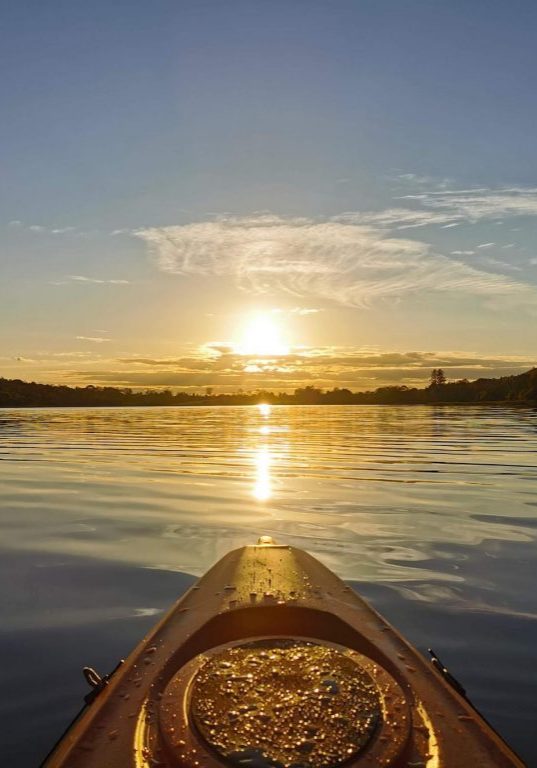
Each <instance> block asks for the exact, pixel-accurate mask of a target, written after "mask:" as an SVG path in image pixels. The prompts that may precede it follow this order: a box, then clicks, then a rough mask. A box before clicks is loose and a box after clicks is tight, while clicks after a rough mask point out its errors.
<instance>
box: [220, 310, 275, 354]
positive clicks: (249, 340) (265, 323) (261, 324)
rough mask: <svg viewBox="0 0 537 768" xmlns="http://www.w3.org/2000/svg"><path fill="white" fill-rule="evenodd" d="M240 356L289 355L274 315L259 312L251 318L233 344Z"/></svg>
mask: <svg viewBox="0 0 537 768" xmlns="http://www.w3.org/2000/svg"><path fill="white" fill-rule="evenodd" d="M233 348H234V351H235V352H236V353H237V354H238V355H259V356H260V357H266V356H275V357H276V356H277V357H279V356H281V355H288V354H289V347H288V345H287V344H286V343H285V341H284V340H283V338H282V331H281V329H280V326H279V325H278V323H277V321H276V320H275V318H274V317H273V315H272V314H270V313H266V312H258V313H257V314H255V315H252V316H250V317H249V318H248V319H247V321H246V323H245V324H244V326H243V328H242V330H241V331H240V333H239V340H238V341H237V342H235V343H234V344H233Z"/></svg>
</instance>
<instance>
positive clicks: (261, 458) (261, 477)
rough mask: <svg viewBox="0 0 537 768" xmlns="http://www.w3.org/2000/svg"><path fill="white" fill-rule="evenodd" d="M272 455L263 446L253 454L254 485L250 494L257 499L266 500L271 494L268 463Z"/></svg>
mask: <svg viewBox="0 0 537 768" xmlns="http://www.w3.org/2000/svg"><path fill="white" fill-rule="evenodd" d="M271 461H272V456H271V453H270V451H269V449H268V448H267V447H266V446H264V447H263V448H258V449H257V451H256V453H255V456H254V462H255V485H254V488H253V491H252V495H253V496H254V498H256V499H257V500H258V501H266V500H267V499H270V497H271V495H272V484H271V479H270V464H271Z"/></svg>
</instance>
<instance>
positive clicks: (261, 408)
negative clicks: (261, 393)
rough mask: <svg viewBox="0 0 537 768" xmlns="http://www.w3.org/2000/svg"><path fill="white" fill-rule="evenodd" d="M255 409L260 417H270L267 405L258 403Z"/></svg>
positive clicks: (269, 409)
mask: <svg viewBox="0 0 537 768" xmlns="http://www.w3.org/2000/svg"><path fill="white" fill-rule="evenodd" d="M257 408H258V410H259V414H260V415H261V416H265V417H266V416H270V411H271V408H270V405H269V403H258V405H257Z"/></svg>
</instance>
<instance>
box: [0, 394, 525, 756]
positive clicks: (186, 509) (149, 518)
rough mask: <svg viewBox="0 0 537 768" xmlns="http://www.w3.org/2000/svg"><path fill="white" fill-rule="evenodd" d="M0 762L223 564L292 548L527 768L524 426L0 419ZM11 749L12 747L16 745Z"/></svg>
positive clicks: (443, 416)
mask: <svg viewBox="0 0 537 768" xmlns="http://www.w3.org/2000/svg"><path fill="white" fill-rule="evenodd" d="M0 508H1V513H0V522H1V531H2V539H1V544H0V555H1V559H0V590H1V593H2V594H1V604H0V609H1V614H2V617H3V618H2V622H1V623H0V653H1V658H2V661H3V664H2V665H1V668H0V669H1V671H0V674H1V676H2V680H1V682H0V685H1V687H0V690H2V692H3V695H2V696H1V697H0V717H1V721H2V723H3V729H2V733H1V734H0V743H2V742H3V743H2V747H3V750H2V754H3V757H4V760H6V761H8V762H9V761H11V762H12V763H13V764H17V765H18V766H26V765H27V766H35V765H37V764H38V762H39V758H40V757H42V756H43V754H44V753H45V752H46V751H47V749H48V747H50V746H51V743H52V742H53V740H54V739H55V737H56V736H57V735H58V734H59V732H60V731H61V729H62V728H63V726H64V725H65V724H66V722H67V721H68V720H69V719H70V717H71V716H72V714H73V713H74V712H75V711H76V710H77V709H78V708H79V705H80V701H81V696H82V694H83V693H84V685H83V683H82V681H81V677H80V674H79V669H80V667H82V666H83V665H84V664H91V665H94V666H97V667H98V668H100V669H101V671H107V670H109V669H110V668H111V667H112V666H113V665H114V664H115V663H116V661H117V659H118V658H119V657H120V656H125V655H126V653H128V651H129V650H130V649H131V648H132V647H133V645H134V644H135V643H136V642H137V641H138V640H139V639H140V638H141V636H142V635H143V634H144V633H145V632H146V631H147V629H148V628H149V627H150V626H151V625H152V624H153V623H154V622H155V621H156V618H157V617H158V614H159V613H160V612H161V611H162V610H164V609H165V608H166V607H168V606H169V605H170V603H171V602H173V600H175V598H176V597H177V596H178V594H179V593H180V592H181V591H183V590H184V589H185V587H186V586H187V585H188V584H189V583H191V580H192V578H191V576H190V575H189V574H196V575H199V574H201V573H203V572H204V571H205V570H206V569H207V568H208V567H209V566H210V565H211V564H213V563H214V561H215V560H216V559H217V558H218V557H219V556H221V555H223V554H224V553H225V552H227V551H228V550H229V549H231V548H233V547H237V546H241V545H243V544H246V543H251V542H253V541H254V540H255V539H256V538H257V537H258V536H259V535H260V534H271V535H273V536H274V537H275V538H277V539H279V540H280V541H283V542H288V543H290V544H293V545H295V546H299V547H302V548H305V549H307V550H309V551H310V552H312V553H313V554H315V555H316V556H317V557H318V558H320V559H321V560H322V561H323V562H324V563H325V564H326V565H328V566H329V567H330V568H331V569H333V570H334V571H336V573H338V574H339V575H340V576H341V577H342V578H345V579H348V580H350V581H352V582H354V583H355V586H356V587H357V588H358V589H359V590H360V592H361V593H362V594H364V596H365V597H367V598H368V599H369V600H370V601H372V602H373V603H374V604H375V606H376V607H377V608H378V609H379V610H380V611H381V612H382V613H383V614H384V615H385V616H386V617H387V618H388V619H389V620H390V621H392V623H394V624H396V625H397V626H398V627H399V628H400V629H401V630H402V631H403V632H404V633H405V634H406V635H407V636H408V638H409V639H410V640H411V641H413V642H414V643H415V644H416V645H417V646H418V647H419V648H420V649H422V650H424V649H426V648H427V647H428V646H433V648H434V649H435V650H436V651H437V653H438V654H439V655H440V656H441V657H442V659H443V661H444V662H446V663H447V664H448V666H449V667H450V669H451V671H452V672H453V673H454V674H455V675H456V676H457V677H459V678H460V679H461V680H462V681H463V683H464V684H465V686H466V688H467V690H468V691H469V693H470V695H471V698H472V700H473V701H474V703H476V704H477V705H478V707H479V708H480V709H481V710H482V712H483V713H484V714H485V715H486V716H487V717H488V719H490V721H491V722H492V723H493V724H494V725H495V726H496V727H497V728H498V729H499V730H500V731H501V732H502V734H503V735H504V736H505V737H506V738H507V739H508V740H509V741H510V742H511V743H512V745H513V746H514V747H515V748H517V749H518V750H519V752H520V753H521V754H522V756H523V757H524V758H525V760H526V761H527V762H528V765H537V745H536V743H535V736H534V731H535V722H536V721H537V589H536V584H535V575H536V574H537V546H536V537H537V514H536V513H537V412H536V411H534V410H529V409H528V410H525V409H516V410H515V409H507V408H486V407H484V408H472V407H464V408H457V407H372V406H345V407H296V406H290V407H274V408H272V409H268V408H267V409H262V408H255V407H244V408H178V409H173V408H170V409H168V408H143V409H142V408H130V409H126V408H124V409H121V408H119V409H73V410H62V409H42V410H38V409H28V410H7V409H6V410H1V409H0ZM28 728H30V730H31V732H32V734H33V738H32V739H28Z"/></svg>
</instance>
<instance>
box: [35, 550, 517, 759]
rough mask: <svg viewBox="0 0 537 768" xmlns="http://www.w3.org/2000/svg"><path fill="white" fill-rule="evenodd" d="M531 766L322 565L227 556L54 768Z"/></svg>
mask: <svg viewBox="0 0 537 768" xmlns="http://www.w3.org/2000/svg"><path fill="white" fill-rule="evenodd" d="M230 763H231V764H235V765H237V766H243V768H309V767H311V768H330V767H331V766H335V765H339V764H342V763H345V764H346V765H349V766H357V768H359V767H361V766H364V767H365V766H369V767H370V768H371V767H372V766H393V767H394V768H397V767H398V766H399V767H402V766H404V767H405V768H459V767H461V768H462V767H467V766H472V765H475V766H479V767H480V768H487V767H489V766H490V768H504V767H505V768H508V767H511V768H513V767H515V768H523V763H522V761H521V760H520V759H519V758H518V757H517V756H516V755H515V754H514V753H513V752H512V751H511V750H510V749H509V747H508V746H507V745H506V744H505V743H504V742H503V741H502V739H501V738H500V737H499V736H498V735H497V734H496V732H495V731H494V730H493V729H492V728H491V727H490V726H489V725H488V724H487V723H486V722H485V720H484V719H483V718H482V717H481V716H480V715H479V713H477V712H476V710H475V709H474V708H473V707H472V706H471V704H470V703H469V702H468V701H467V699H466V698H465V697H464V696H463V695H461V694H460V693H459V692H457V691H456V690H454V688H453V687H452V686H451V685H450V684H449V682H448V681H447V680H446V679H445V678H444V677H443V676H442V675H441V674H440V673H439V672H437V671H436V670H435V669H433V667H432V665H431V664H430V663H428V662H427V661H426V660H425V659H424V658H423V657H422V656H421V654H419V653H418V652H417V651H416V650H415V649H414V648H413V647H412V646H411V645H409V644H408V643H407V642H406V641H405V640H404V638H403V637H401V635H400V634H399V633H398V632H397V631H396V630H395V629H394V628H393V627H391V626H390V625H389V624H388V623H387V622H386V621H385V620H384V619H383V618H382V617H381V616H379V614H377V613H376V612H375V611H374V610H373V609H372V608H371V607H370V606H369V605H368V604H367V603H366V602H365V601H364V600H362V599H361V598H360V597H359V596H358V595H357V594H356V593H355V592H354V591H353V590H352V589H351V588H350V587H348V586H346V585H345V584H344V583H343V582H342V581H341V580H340V579H339V578H338V577H337V576H336V575H335V574H333V573H332V572H331V571H329V570H328V569H327V568H325V567H324V566H323V565H322V564H321V563H319V562H318V561H317V560H316V559H315V558H313V557H312V556H311V555H308V554H307V553H305V552H303V551H301V550H297V549H294V548H292V547H288V546H283V545H276V544H274V543H273V542H272V540H269V539H266V538H265V537H263V539H260V543H258V544H257V545H253V546H247V547H243V548H241V549H238V550H235V551H233V552H230V553H229V554H228V555H226V556H225V557H224V558H222V560H220V561H219V562H218V563H217V564H216V565H215V566H214V567H213V568H212V569H211V570H210V571H209V572H208V573H207V574H206V575H205V576H204V577H202V578H201V579H200V580H199V581H198V582H197V584H196V585H195V586H194V587H192V588H191V589H190V590H189V591H188V592H187V593H186V594H185V595H184V597H183V598H182V599H181V600H179V601H178V603H176V605H175V606H174V607H173V608H172V609H171V610H170V611H169V613H168V614H167V615H166V616H165V617H164V618H163V620H162V621H161V622H160V623H159V624H158V625H157V627H156V628H155V629H154V630H153V631H152V632H151V633H150V634H149V635H148V636H147V637H146V638H144V640H143V641H142V642H141V643H140V644H139V646H138V647H137V648H136V649H135V650H134V651H133V653H132V654H131V655H130V656H129V658H128V659H127V660H126V661H125V663H123V664H122V665H121V666H120V667H119V668H118V669H117V671H116V672H115V673H114V675H113V676H112V677H111V678H110V680H109V681H108V684H107V685H105V686H103V687H102V690H101V692H100V693H99V694H98V695H97V696H96V697H95V700H94V701H93V703H92V704H91V705H90V706H89V707H88V708H87V709H86V711H85V712H84V713H83V714H82V715H81V717H80V718H79V719H78V720H77V721H76V722H75V724H74V725H73V726H72V727H71V728H70V730H69V731H68V732H67V734H66V735H65V737H64V738H63V739H62V741H61V742H60V743H59V745H58V746H57V747H56V749H55V750H54V752H53V753H52V754H51V756H50V757H49V758H48V759H47V760H46V761H45V763H44V765H45V766H46V767H47V768H63V767H66V768H96V767H97V766H99V768H120V767H121V768H131V766H132V768H174V766H183V767H184V768H221V767H222V766H224V765H228V766H229V765H230Z"/></svg>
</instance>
